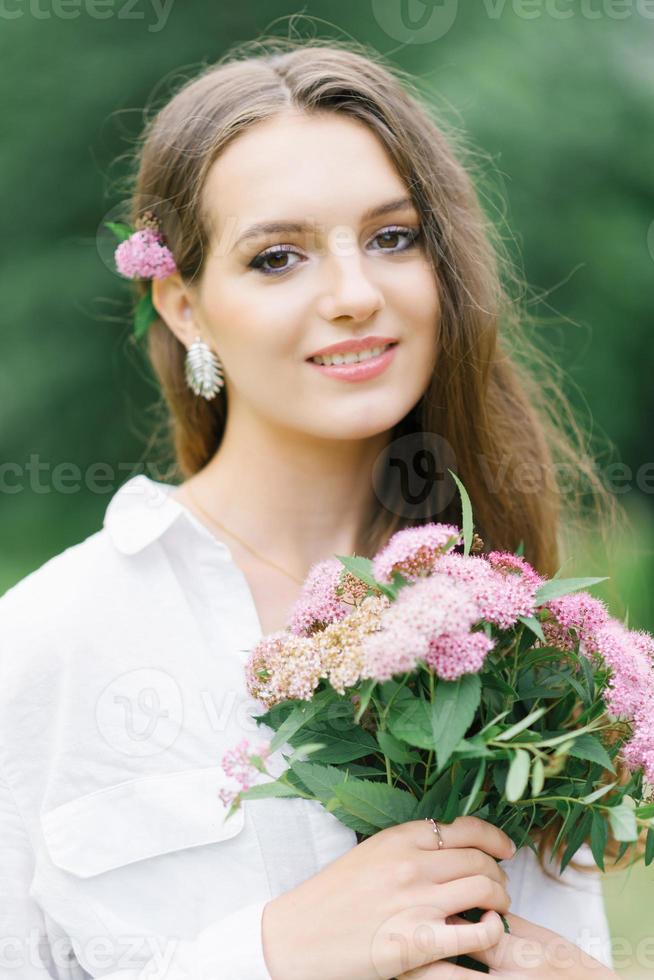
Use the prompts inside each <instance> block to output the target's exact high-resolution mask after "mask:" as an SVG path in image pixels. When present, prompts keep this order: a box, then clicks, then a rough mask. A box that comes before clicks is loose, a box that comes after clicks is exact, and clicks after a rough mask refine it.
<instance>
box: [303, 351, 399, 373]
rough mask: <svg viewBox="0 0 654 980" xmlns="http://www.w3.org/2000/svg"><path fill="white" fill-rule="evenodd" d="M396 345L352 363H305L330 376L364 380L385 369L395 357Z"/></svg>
mask: <svg viewBox="0 0 654 980" xmlns="http://www.w3.org/2000/svg"><path fill="white" fill-rule="evenodd" d="M397 347H398V345H397V344H393V345H392V347H389V348H388V350H385V351H383V352H382V353H381V354H377V356H376V357H368V358H366V360H365V361H355V362H354V363H353V364H316V362H315V361H307V364H308V365H309V366H310V367H312V368H315V369H316V371H321V372H322V373H323V374H326V375H327V376H328V377H330V378H338V379H339V380H341V381H366V380H367V379H368V378H376V377H377V375H378V374H381V373H382V371H385V370H386V368H387V367H388V366H389V364H390V363H391V362H392V360H393V359H394V357H395V351H396V349H397Z"/></svg>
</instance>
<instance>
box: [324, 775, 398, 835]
mask: <svg viewBox="0 0 654 980" xmlns="http://www.w3.org/2000/svg"><path fill="white" fill-rule="evenodd" d="M334 795H335V797H336V798H337V800H338V801H339V803H340V804H341V806H342V807H343V809H344V810H346V811H347V812H348V813H351V814H352V815H353V816H355V817H358V818H359V819H361V820H365V821H366V822H367V823H369V824H371V825H372V826H373V827H376V828H377V830H383V829H384V828H385V827H393V826H395V825H396V824H399V823H406V821H407V820H413V819H414V814H415V812H416V807H417V803H418V801H417V800H416V798H415V796H413V795H412V794H411V793H407V792H405V791H404V790H401V789H397V788H396V787H395V786H389V785H388V783H373V782H371V781H370V780H367V779H351V780H348V782H347V783H340V784H339V785H337V786H335V787H334Z"/></svg>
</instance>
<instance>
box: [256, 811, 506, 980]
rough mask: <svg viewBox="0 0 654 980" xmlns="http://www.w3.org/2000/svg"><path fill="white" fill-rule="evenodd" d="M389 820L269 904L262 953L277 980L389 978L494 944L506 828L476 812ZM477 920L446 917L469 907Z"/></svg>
mask: <svg viewBox="0 0 654 980" xmlns="http://www.w3.org/2000/svg"><path fill="white" fill-rule="evenodd" d="M441 832H442V835H443V839H444V842H445V847H444V848H442V849H440V850H439V848H438V841H437V839H436V836H435V834H434V831H433V828H432V826H431V824H429V823H428V822H427V821H426V820H410V821H407V822H406V823H402V824H399V825H398V826H396V827H388V828H386V829H385V830H380V831H379V832H378V833H376V834H374V835H373V836H372V837H369V838H368V839H367V840H364V841H362V843H360V844H357V845H356V846H355V847H352V848H351V849H350V850H349V851H347V852H346V853H345V854H343V855H342V856H341V857H340V858H337V859H336V860H335V861H332V862H331V863H330V864H328V865H327V866H326V867H325V868H323V869H322V870H321V871H319V872H318V873H317V874H315V875H313V876H312V877H311V878H308V879H307V880H306V881H303V882H302V883H301V884H300V885H298V886H297V887H296V888H293V889H291V890H290V891H288V892H284V893H283V894H282V895H279V896H278V897H277V898H275V899H272V900H271V901H270V902H268V903H267V904H266V906H265V908H264V912H263V918H262V938H263V948H264V956H265V960H266V965H267V967H268V971H269V973H270V975H271V977H272V978H273V980H307V978H308V977H311V980H343V978H344V977H348V978H350V977H352V978H354V977H356V980H389V978H391V977H399V976H401V975H402V971H406V970H413V969H415V968H416V967H420V966H423V965H424V964H430V963H433V962H434V960H436V959H439V958H444V957H446V956H453V955H454V954H456V953H465V952H470V951H472V950H480V949H484V948H487V947H491V946H495V945H496V944H497V943H498V941H499V939H500V936H501V934H502V932H503V930H504V927H503V925H502V920H501V919H500V916H499V915H498V914H497V913H498V912H506V911H507V909H508V908H509V905H510V902H511V899H510V897H509V894H508V892H507V890H506V888H505V883H506V881H507V875H506V872H505V871H504V869H503V868H501V867H500V866H499V865H498V863H497V860H496V859H499V860H507V859H508V858H510V857H511V856H512V854H513V844H512V842H511V840H510V839H509V837H507V835H506V834H505V833H504V832H503V831H501V830H499V829H498V828H497V827H493V825H492V824H490V823H488V822H486V821H485V820H480V819H479V818H478V817H458V818H457V819H456V820H454V821H453V822H452V823H450V824H441ZM473 907H476V908H482V909H486V910H488V911H487V912H486V913H485V914H484V916H483V917H482V919H481V920H480V921H479V922H476V923H472V922H464V921H463V920H461V922H460V923H457V924H451V923H448V922H447V921H446V920H447V918H448V916H452V915H454V914H456V913H457V912H464V911H466V910H467V909H469V908H473Z"/></svg>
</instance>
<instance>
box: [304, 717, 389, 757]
mask: <svg viewBox="0 0 654 980" xmlns="http://www.w3.org/2000/svg"><path fill="white" fill-rule="evenodd" d="M313 742H322V743H323V745H324V748H322V749H318V750H317V751H316V752H315V753H314V757H313V761H314V762H331V763H336V764H337V763H340V762H352V761H353V760H354V759H360V758H362V756H364V755H370V753H371V752H376V751H378V746H377V742H376V740H375V738H374V736H373V735H371V734H370V732H368V731H366V729H365V728H361V727H360V726H359V725H350V726H349V727H347V728H346V727H345V726H343V727H341V726H340V725H339V724H338V720H337V718H335V717H334V718H330V720H329V721H325V720H324V719H318V720H314V721H310V722H308V723H306V724H305V725H303V726H302V728H301V729H300V730H299V731H298V732H297V733H296V734H295V736H294V737H293V745H294V746H295V747H299V746H301V745H303V744H304V743H307V744H311V743H313Z"/></svg>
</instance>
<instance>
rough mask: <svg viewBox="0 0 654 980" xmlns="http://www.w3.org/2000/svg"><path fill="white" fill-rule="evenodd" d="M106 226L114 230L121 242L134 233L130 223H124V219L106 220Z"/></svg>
mask: <svg viewBox="0 0 654 980" xmlns="http://www.w3.org/2000/svg"><path fill="white" fill-rule="evenodd" d="M104 226H105V228H108V229H109V231H113V233H114V235H115V236H116V238H119V239H120V241H121V242H124V241H125V239H126V238H129V236H130V235H131V234H132V229H131V228H130V227H129V225H126V224H124V223H123V222H122V221H105V223H104Z"/></svg>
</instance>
